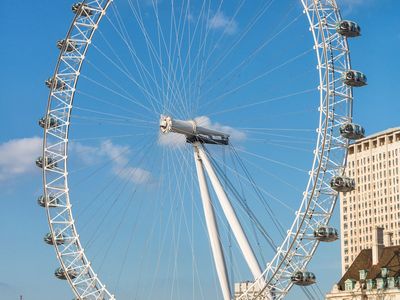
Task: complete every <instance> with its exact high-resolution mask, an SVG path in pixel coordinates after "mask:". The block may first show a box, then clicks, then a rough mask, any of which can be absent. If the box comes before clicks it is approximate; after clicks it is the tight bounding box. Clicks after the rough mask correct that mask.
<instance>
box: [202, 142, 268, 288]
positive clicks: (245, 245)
mask: <svg viewBox="0 0 400 300" xmlns="http://www.w3.org/2000/svg"><path fill="white" fill-rule="evenodd" d="M196 148H197V149H198V155H199V157H200V159H201V161H202V163H203V164H204V167H205V169H206V171H207V174H208V176H209V178H210V182H211V184H212V186H213V188H214V191H215V193H216V195H217V198H218V200H219V202H220V204H221V207H222V210H223V212H224V214H225V217H226V219H227V220H228V223H229V226H230V227H231V228H232V232H233V234H234V235H235V238H236V240H237V242H238V244H239V247H240V250H241V251H242V253H243V256H244V259H245V260H246V263H247V265H248V266H249V268H250V271H251V273H252V274H253V277H254V280H258V281H259V282H258V283H259V285H260V286H261V287H264V285H265V282H264V280H263V278H262V271H261V268H260V265H259V264H258V261H257V259H256V256H255V255H254V251H253V249H252V248H251V246H250V243H249V241H248V239H247V236H246V234H245V233H244V231H243V228H242V225H241V224H240V221H239V219H238V217H237V215H236V213H235V210H234V209H233V207H232V204H231V202H230V201H229V199H228V196H227V195H226V193H225V190H224V188H223V187H222V185H221V182H220V181H219V179H218V176H217V174H216V173H215V171H214V168H213V166H212V164H211V163H210V161H209V159H208V157H207V154H206V153H205V151H204V148H203V146H202V145H201V144H200V145H197V146H196Z"/></svg>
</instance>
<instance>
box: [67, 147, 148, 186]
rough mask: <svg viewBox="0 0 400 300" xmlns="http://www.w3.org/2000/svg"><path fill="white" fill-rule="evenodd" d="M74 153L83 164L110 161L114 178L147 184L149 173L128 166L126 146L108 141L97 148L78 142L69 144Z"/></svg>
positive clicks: (128, 150)
mask: <svg viewBox="0 0 400 300" xmlns="http://www.w3.org/2000/svg"><path fill="white" fill-rule="evenodd" d="M71 146H72V147H71V151H73V152H75V153H76V154H77V156H78V157H79V159H81V160H82V162H83V163H85V164H94V163H97V162H100V161H102V160H104V159H108V160H111V161H112V162H111V171H112V172H113V174H115V175H116V176H118V177H120V178H122V179H126V180H130V181H132V182H133V183H136V184H145V183H149V182H150V181H151V180H152V176H151V173H150V172H149V171H147V170H145V169H142V168H138V167H133V166H130V165H129V164H130V162H129V155H131V153H132V151H131V149H130V148H129V147H128V146H121V145H116V144H113V143H112V142H111V141H110V140H105V141H103V142H102V143H101V144H100V145H99V147H94V146H87V145H83V144H81V143H78V142H74V143H72V144H71Z"/></svg>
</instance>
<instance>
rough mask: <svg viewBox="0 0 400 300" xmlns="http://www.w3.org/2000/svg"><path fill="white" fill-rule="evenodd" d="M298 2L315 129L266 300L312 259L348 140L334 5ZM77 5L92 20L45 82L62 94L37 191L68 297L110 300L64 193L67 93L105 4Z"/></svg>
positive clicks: (77, 29) (75, 29) (74, 34)
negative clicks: (313, 69) (302, 186)
mask: <svg viewBox="0 0 400 300" xmlns="http://www.w3.org/2000/svg"><path fill="white" fill-rule="evenodd" d="M301 2H302V4H303V6H304V12H305V14H306V15H307V17H308V20H309V22H310V30H311V33H312V34H313V37H314V42H315V50H316V55H317V61H318V72H319V76H320V84H319V89H320V106H319V110H320V122H319V129H318V139H317V144H316V149H315V152H314V163H313V166H312V169H311V171H310V179H309V182H308V185H307V188H306V191H305V192H304V197H303V200H302V203H301V205H300V208H299V210H298V211H297V213H296V216H295V219H294V222H293V225H292V227H291V228H290V229H289V230H288V234H287V237H286V239H285V241H284V242H283V244H282V245H281V246H280V247H279V248H278V249H277V253H276V255H275V257H274V258H273V259H272V261H271V262H270V263H269V264H267V266H266V268H265V270H264V271H263V274H262V275H261V276H262V277H263V280H265V282H266V286H265V289H268V290H270V291H273V292H274V299H281V298H282V297H284V296H285V295H286V293H287V292H288V290H289V289H290V287H291V286H292V283H291V281H290V276H291V275H292V273H293V272H294V271H296V270H302V269H304V268H305V267H306V266H307V264H308V263H309V261H310V259H311V258H312V256H313V254H314V252H315V250H316V247H317V246H318V241H317V240H315V239H314V238H313V231H314V229H315V228H317V227H318V226H319V225H326V224H328V222H329V219H330V217H331V214H332V211H333V208H334V205H335V202H336V200H337V196H338V195H337V193H336V192H334V191H333V190H332V189H331V188H330V186H329V180H330V178H331V177H332V176H333V175H337V174H343V172H344V165H345V160H346V149H347V146H348V141H347V140H345V139H343V138H342V137H341V136H340V134H339V130H338V128H339V127H340V125H342V124H344V123H347V122H350V121H351V119H352V100H353V97H352V90H351V88H349V87H347V86H346V85H344V84H343V83H342V82H341V81H340V73H341V72H342V71H344V70H347V69H351V65H350V57H349V50H348V45H347V40H346V38H344V37H342V36H340V35H339V34H337V33H336V30H335V25H336V24H337V22H339V21H340V20H341V17H340V13H339V10H338V8H337V5H336V2H335V1H334V0H301ZM84 3H86V4H87V5H89V6H90V7H91V8H92V12H93V14H92V15H90V16H85V15H79V14H77V15H76V16H75V18H74V20H73V22H72V25H71V27H70V29H69V31H68V33H67V36H66V38H65V39H66V40H67V41H69V42H72V44H74V45H75V46H74V48H75V49H74V51H71V52H66V51H65V49H66V46H67V45H65V46H64V47H63V49H61V52H60V56H59V59H58V63H57V66H56V69H55V72H54V75H53V78H55V79H57V80H61V81H63V82H64V83H65V89H57V88H56V86H55V85H53V86H52V88H51V90H50V95H49V100H48V106H47V111H46V115H45V116H46V117H47V118H46V126H45V127H44V128H45V129H44V141H43V157H51V158H53V159H54V160H55V162H56V163H57V167H56V168H48V167H47V166H44V167H43V184H44V196H45V197H49V196H54V197H57V198H58V199H59V203H58V204H57V206H56V207H49V206H48V203H47V202H46V212H47V218H48V222H49V226H50V232H51V234H52V237H53V239H54V238H55V236H56V235H57V234H59V233H61V234H63V236H65V243H64V244H61V245H57V244H55V245H54V247H55V250H56V254H57V257H58V259H59V261H60V264H61V267H62V268H63V269H64V270H67V274H66V277H67V280H68V282H69V284H70V285H71V287H72V290H73V292H74V294H75V295H76V297H77V298H79V299H90V300H92V299H93V300H94V299H96V300H99V299H104V300H108V299H114V296H113V295H111V294H110V293H109V292H108V291H107V289H106V287H105V285H104V284H103V283H102V282H101V281H100V280H99V279H98V277H97V275H96V273H95V272H94V270H93V269H92V267H91V265H90V262H89V260H88V259H87V258H86V256H85V253H84V249H83V248H82V246H81V244H80V241H79V235H78V233H77V232H76V229H75V225H74V218H73V215H72V211H71V203H70V199H69V188H68V169H67V159H68V132H69V124H70V123H69V120H70V115H71V110H72V107H73V98H74V93H75V87H76V84H77V81H78V78H79V75H80V69H81V66H82V63H83V61H84V58H85V54H86V51H87V49H88V46H89V44H90V42H91V39H92V36H93V34H94V33H95V30H96V29H97V27H98V24H99V23H100V21H101V18H102V17H103V15H104V14H105V11H106V9H107V8H108V6H109V5H110V3H111V0H99V1H85V2H84ZM49 117H52V118H55V119H56V120H57V126H56V127H49V126H47V125H48V124H47V120H49ZM68 271H75V272H76V274H77V277H75V278H71V277H70V276H69V275H68ZM249 290H251V288H250V289H249ZM264 295H265V294H263V296H261V294H260V297H259V298H258V299H262V298H265V296H264ZM239 299H240V300H244V299H250V296H248V295H247V294H246V293H244V294H243V295H242V296H240V297H239ZM251 299H254V298H251Z"/></svg>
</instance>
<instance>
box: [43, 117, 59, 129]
mask: <svg viewBox="0 0 400 300" xmlns="http://www.w3.org/2000/svg"><path fill="white" fill-rule="evenodd" d="M46 119H47V120H48V123H47V129H48V128H54V127H57V126H58V121H57V119H56V118H53V117H47V118H46V117H43V118H41V119H40V120H39V126H40V127H42V128H45V127H46Z"/></svg>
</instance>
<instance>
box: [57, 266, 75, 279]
mask: <svg viewBox="0 0 400 300" xmlns="http://www.w3.org/2000/svg"><path fill="white" fill-rule="evenodd" d="M67 274H68V277H69V278H70V279H74V278H76V277H77V276H78V274H77V272H76V271H75V270H68V271H67V272H65V271H64V269H63V268H62V267H60V268H58V269H57V270H55V272H54V276H56V277H57V278H58V279H62V280H66V279H67Z"/></svg>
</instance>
